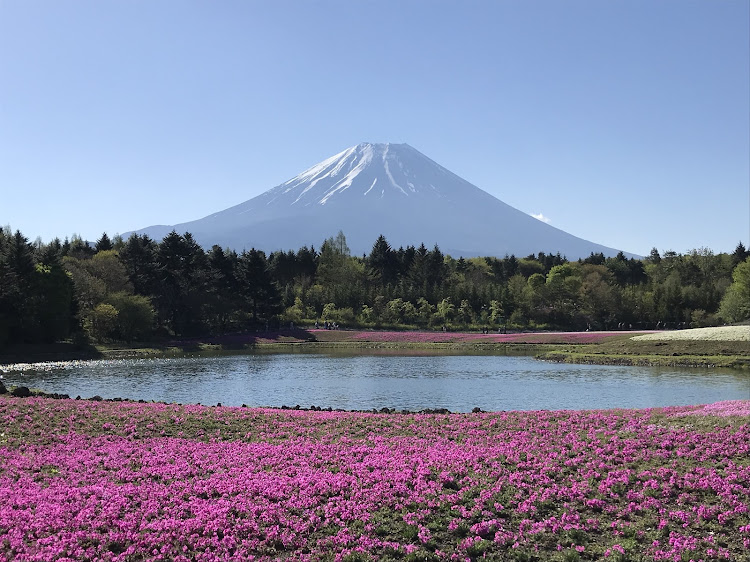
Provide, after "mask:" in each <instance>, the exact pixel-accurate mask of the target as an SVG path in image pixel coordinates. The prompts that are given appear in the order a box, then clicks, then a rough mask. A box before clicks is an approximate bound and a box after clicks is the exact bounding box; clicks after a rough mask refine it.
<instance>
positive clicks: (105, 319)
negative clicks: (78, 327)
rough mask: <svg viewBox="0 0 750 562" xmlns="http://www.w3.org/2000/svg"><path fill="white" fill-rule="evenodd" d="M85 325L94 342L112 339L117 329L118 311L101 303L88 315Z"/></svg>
mask: <svg viewBox="0 0 750 562" xmlns="http://www.w3.org/2000/svg"><path fill="white" fill-rule="evenodd" d="M85 325H86V330H87V331H88V333H89V334H90V335H91V337H92V338H93V339H94V340H96V341H100V342H101V341H105V340H109V339H112V338H114V337H115V330H116V329H117V309H116V308H115V307H114V306H112V305H111V304H107V303H103V302H102V303H99V304H97V305H96V306H95V307H94V308H93V309H91V310H90V311H88V313H87V314H86V318H85Z"/></svg>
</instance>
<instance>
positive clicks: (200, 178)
mask: <svg viewBox="0 0 750 562" xmlns="http://www.w3.org/2000/svg"><path fill="white" fill-rule="evenodd" d="M749 29H750V2H748V1H747V0H737V1H732V0H718V1H709V0H705V1H692V0H644V1H641V0H612V1H601V0H588V1H579V0H565V1H564V2H561V1H559V0H546V1H543V0H523V1H521V0H518V1H510V0H489V1H471V0H469V1H457V0H456V1H453V2H443V1H439V0H424V1H416V0H380V1H377V2H376V1H372V0H356V1H353V0H341V1H333V0H318V1H310V0H304V1H303V0H297V1H288V0H274V1H272V0H268V1H250V0H236V1H232V0H216V1H208V0H205V1H200V2H198V1H187V0H179V1H177V0H156V1H155V0H127V1H126V0H108V1H106V2H102V1H101V0H89V1H82V0H66V1H64V2H59V1H57V0H47V1H40V0H0V225H10V226H11V228H13V229H14V230H15V229H20V230H21V231H22V232H23V233H24V234H25V235H26V236H27V237H29V238H30V239H32V240H33V239H34V238H36V237H37V236H41V238H42V239H43V240H45V241H48V240H50V239H52V238H54V237H56V236H57V237H60V238H64V237H65V236H70V235H71V234H73V233H78V234H80V235H81V236H83V237H84V238H86V239H91V240H94V239H96V238H98V237H99V236H100V235H101V233H102V232H104V231H106V232H107V233H108V234H110V236H111V235H113V234H115V233H119V232H126V231H129V230H135V229H138V228H142V227H145V226H150V225H153V224H176V223H179V222H185V221H188V220H193V219H198V218H201V217H203V216H205V215H207V214H210V213H212V212H215V211H219V210H223V209H225V208H227V207H229V206H232V205H235V204H237V203H240V202H242V201H245V200H247V199H250V198H251V197H254V196H255V195H258V194H260V193H262V192H263V191H266V190H268V189H270V188H272V187H274V186H276V185H278V184H280V183H282V182H283V181H285V180H287V179H289V178H291V177H293V176H295V175H297V174H298V173H300V172H301V171H303V170H304V169H305V168H307V167H309V166H311V165H313V164H316V163H317V162H319V161H321V160H323V159H325V158H327V157H329V156H332V155H333V154H335V153H337V152H340V151H341V150H343V149H345V148H347V147H349V146H353V145H355V144H358V143H360V142H406V143H408V144H410V145H411V146H413V147H414V148H416V149H418V150H419V151H421V152H422V153H424V154H425V155H427V156H428V157H430V158H432V159H433V160H435V161H436V162H438V163H439V164H441V165H443V166H444V167H446V168H448V169H449V170H451V171H453V172H455V173H456V174H458V175H459V176H461V177H463V178H464V179H466V180H468V181H470V182H471V183H473V184H475V185H477V186H479V187H480V188H482V189H484V190H486V191H488V192H490V193H492V194H493V195H495V196H496V197H498V198H499V199H501V200H503V201H504V202H506V203H508V204H509V205H512V206H514V207H516V208H518V209H520V210H522V211H524V212H527V213H529V214H536V215H538V214H541V215H543V217H545V218H546V219H547V220H549V221H550V224H552V225H553V226H556V227H558V228H561V229H563V230H565V231H568V232H570V233H571V234H575V235H577V236H580V237H583V238H586V239H588V240H591V241H594V242H597V243H600V244H604V245H607V246H610V247H615V248H619V249H623V250H626V251H629V252H633V253H637V254H647V253H648V252H649V251H650V249H651V248H652V247H656V248H657V249H659V250H660V251H664V250H674V251H677V252H686V251H689V250H691V249H693V248H700V247H707V248H710V249H712V250H714V251H715V252H722V251H723V252H731V251H733V250H734V248H735V246H736V245H737V243H738V242H739V241H742V242H743V243H744V244H745V245H746V246H750V240H749V238H750V33H749ZM331 234H332V235H333V234H335V233H331ZM419 242H420V241H415V243H419Z"/></svg>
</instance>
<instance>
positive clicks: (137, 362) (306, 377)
mask: <svg viewBox="0 0 750 562" xmlns="http://www.w3.org/2000/svg"><path fill="white" fill-rule="evenodd" d="M4 376H5V382H6V384H10V385H20V384H23V385H25V386H29V387H32V388H42V389H44V390H45V391H47V392H58V393H65V394H69V395H71V396H76V395H80V396H82V397H84V398H85V397H90V396H93V395H97V394H98V395H100V396H103V397H105V398H114V397H127V398H133V399H144V400H156V401H167V402H182V403H199V402H200V403H202V404H215V403H217V402H221V403H222V404H225V405H240V404H243V403H244V404H248V405H251V406H281V405H288V406H294V405H297V404H299V405H301V406H304V407H308V406H311V405H316V406H321V407H327V406H330V407H332V408H343V409H372V408H376V409H380V408H383V407H389V408H397V409H410V410H418V409H423V408H448V409H449V410H452V411H470V410H471V409H472V408H474V407H480V408H482V409H483V410H488V411H489V410H534V409H588V408H613V407H622V408H629V407H632V408H643V407H657V406H667V405H683V404H699V403H709V402H716V401H720V400H734V399H750V374H749V373H743V372H740V371H731V370H687V369H670V368H647V367H622V366H597V365H566V364H556V363H545V362H541V361H537V360H535V359H532V358H530V357H523V356H505V355H489V356H488V355H468V356H467V355H451V354H440V355H429V356H424V355H421V356H419V355H413V354H410V355H406V356H404V355H394V354H392V353H390V354H366V355H362V354H354V353H347V354H336V355H333V354H320V353H316V354H300V353H294V354H268V353H261V354H250V355H248V354H244V355H243V354H232V355H216V356H211V357H205V356H204V357H181V358H172V359H161V358H160V359H128V360H115V361H90V362H82V361H75V362H67V363H58V364H40V365H36V366H34V367H33V368H32V369H29V370H24V371H10V372H6V373H5V375H4Z"/></svg>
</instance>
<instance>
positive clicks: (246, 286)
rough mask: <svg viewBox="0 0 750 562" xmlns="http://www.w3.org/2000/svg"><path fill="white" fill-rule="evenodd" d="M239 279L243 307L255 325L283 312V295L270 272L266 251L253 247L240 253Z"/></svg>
mask: <svg viewBox="0 0 750 562" xmlns="http://www.w3.org/2000/svg"><path fill="white" fill-rule="evenodd" d="M237 280H238V282H239V294H240V296H241V299H242V303H243V307H244V308H245V310H247V311H248V312H249V314H250V317H251V319H252V324H253V325H258V324H260V323H264V322H267V321H270V320H271V319H272V318H273V317H274V316H275V315H277V314H279V313H280V312H281V297H280V295H279V291H278V288H277V287H276V284H275V283H274V282H273V279H272V278H271V276H270V274H269V270H268V263H267V261H266V254H265V253H264V252H262V251H260V250H256V249H255V248H252V249H251V250H249V251H245V252H242V254H240V257H239V263H238V269H237Z"/></svg>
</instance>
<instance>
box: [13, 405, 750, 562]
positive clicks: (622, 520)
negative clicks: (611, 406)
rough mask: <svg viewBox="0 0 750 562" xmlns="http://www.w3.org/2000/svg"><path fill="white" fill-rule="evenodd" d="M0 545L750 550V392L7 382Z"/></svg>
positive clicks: (17, 554)
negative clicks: (540, 402)
mask: <svg viewBox="0 0 750 562" xmlns="http://www.w3.org/2000/svg"><path fill="white" fill-rule="evenodd" d="M0 423H1V424H2V425H1V428H2V429H1V432H0V560H64V561H70V560H119V561H134V560H154V559H163V560H175V561H188V560H228V559H231V560H276V559H285V560H342V561H343V560H348V561H355V560H478V559H487V560H511V561H514V560H515V561H546V560H558V561H576V560H615V561H618V562H624V561H641V560H670V561H682V560H684V561H688V560H696V561H697V560H705V561H709V560H717V561H719V560H738V561H740V560H747V552H748V549H749V548H750V516H749V514H748V497H749V496H750V401H735V402H724V403H718V404H714V405H709V406H690V407H677V408H664V409H652V410H617V411H582V412H573V411H560V412H549V411H544V412H500V413H476V414H450V415H434V414H433V415H427V414H418V415H417V414H387V415H386V414H382V415H381V414H361V413H341V412H339V413H337V412H302V411H282V410H267V409H247V408H225V407H202V406H179V405H166V404H139V403H126V402H123V403H118V402H97V401H78V400H51V399H45V398H38V397H31V398H13V397H8V396H7V395H3V396H0Z"/></svg>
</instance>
